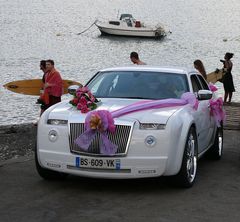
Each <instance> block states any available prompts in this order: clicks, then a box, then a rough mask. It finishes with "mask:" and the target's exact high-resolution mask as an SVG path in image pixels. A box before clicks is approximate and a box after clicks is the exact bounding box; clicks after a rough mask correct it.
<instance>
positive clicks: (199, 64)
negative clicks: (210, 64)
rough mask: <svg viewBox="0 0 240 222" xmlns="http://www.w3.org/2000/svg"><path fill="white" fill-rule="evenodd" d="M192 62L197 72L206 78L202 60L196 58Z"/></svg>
mask: <svg viewBox="0 0 240 222" xmlns="http://www.w3.org/2000/svg"><path fill="white" fill-rule="evenodd" d="M193 64H194V67H195V69H196V70H198V72H199V73H200V74H201V75H202V76H203V78H204V79H205V80H207V73H206V70H205V68H204V65H203V63H202V61H201V60H199V59H197V60H195V61H194V62H193Z"/></svg>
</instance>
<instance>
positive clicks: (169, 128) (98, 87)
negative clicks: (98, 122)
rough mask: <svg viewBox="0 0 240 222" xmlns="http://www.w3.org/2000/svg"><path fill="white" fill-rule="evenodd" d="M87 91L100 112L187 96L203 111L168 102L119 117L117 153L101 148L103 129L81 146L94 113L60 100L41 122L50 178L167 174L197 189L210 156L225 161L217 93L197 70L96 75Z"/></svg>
mask: <svg viewBox="0 0 240 222" xmlns="http://www.w3.org/2000/svg"><path fill="white" fill-rule="evenodd" d="M86 86H87V87H88V88H89V89H90V90H91V92H92V93H93V95H94V96H95V97H96V98H97V99H98V100H99V101H100V102H98V104H97V105H98V106H97V109H96V110H108V111H109V112H113V111H116V110H119V109H120V108H123V107H128V106H129V105H131V104H135V103H136V104H141V103H144V101H145V102H146V101H157V102H158V101H162V103H163V104H165V102H166V101H168V99H170V100H171V99H172V98H173V99H175V100H179V101H180V98H181V96H182V94H184V93H186V92H190V93H192V94H194V95H195V97H196V98H197V100H198V101H199V103H198V108H197V109H194V108H193V107H192V106H190V105H189V104H184V105H175V106H174V105H171V106H169V105H166V106H165V107H162V108H161V107H160V108H149V109H145V110H139V111H134V112H130V113H127V114H125V115H122V116H120V117H117V118H114V123H115V126H116V131H115V133H109V132H108V133H107V134H108V138H109V140H110V141H111V142H112V143H114V144H115V145H116V146H117V151H116V153H114V154H112V155H106V154H103V153H102V152H101V151H100V146H101V143H102V141H101V138H100V136H99V132H98V133H96V137H95V138H94V140H93V141H92V142H91V145H90V146H89V148H88V149H87V150H86V149H82V148H81V147H80V146H79V145H78V144H76V143H75V140H76V139H77V138H78V137H79V136H80V135H81V134H83V133H84V131H85V128H84V122H85V118H86V116H87V114H85V113H81V112H80V111H79V110H78V109H76V107H74V106H72V105H71V104H70V103H69V101H63V102H61V103H58V104H56V105H54V106H52V107H50V108H49V109H48V110H46V111H45V112H44V113H43V115H42V116H41V119H40V121H39V123H38V133H37V146H36V152H35V154H36V155H35V157H36V158H35V160H36V167H37V170H38V173H39V174H40V176H42V177H43V178H45V179H56V178H63V177H65V176H66V175H68V174H74V175H78V176H84V177H95V178H115V179H116V178H117V179H122V178H143V177H159V176H168V178H171V181H172V180H173V181H175V182H176V183H177V184H179V185H180V186H183V187H191V186H192V185H193V183H194V181H195V178H196V173H197V160H198V159H199V158H200V157H201V156H202V155H203V154H204V153H205V152H206V151H208V150H209V154H211V156H212V157H213V158H214V159H220V158H221V156H222V150H223V129H222V125H221V126H219V127H218V126H217V123H216V121H215V119H214V117H213V116H212V115H211V113H210V103H209V101H210V99H212V98H216V95H215V93H213V92H212V91H210V89H209V86H208V84H207V83H206V81H205V80H204V79H203V77H202V76H201V75H200V74H198V73H197V72H196V71H195V70H188V69H184V68H166V67H150V66H132V67H119V68H109V69H104V70H101V71H99V72H98V73H97V74H95V75H94V76H93V77H92V78H91V79H90V81H89V82H88V83H87V84H86ZM195 97H194V98H195ZM166 104H167V102H166Z"/></svg>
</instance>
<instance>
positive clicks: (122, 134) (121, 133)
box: [68, 122, 135, 157]
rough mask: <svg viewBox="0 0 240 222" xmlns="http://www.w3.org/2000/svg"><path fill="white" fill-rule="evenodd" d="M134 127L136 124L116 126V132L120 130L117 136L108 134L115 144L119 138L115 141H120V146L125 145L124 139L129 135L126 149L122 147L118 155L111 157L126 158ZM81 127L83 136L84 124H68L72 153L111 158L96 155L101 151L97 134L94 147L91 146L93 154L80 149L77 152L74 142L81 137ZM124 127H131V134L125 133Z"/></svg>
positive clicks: (116, 133)
mask: <svg viewBox="0 0 240 222" xmlns="http://www.w3.org/2000/svg"><path fill="white" fill-rule="evenodd" d="M134 125H135V122H134V123H128V124H124V125H123V124H116V130H119V132H115V134H109V133H108V136H109V139H110V140H111V141H112V142H113V143H114V138H117V139H115V141H116V140H117V141H120V144H123V143H124V138H126V137H127V135H126V133H128V139H127V142H126V147H121V148H120V150H118V153H116V154H115V155H112V156H111V157H121V156H126V155H127V152H128V149H129V144H130V141H131V137H132V132H133V128H134ZM71 127H73V128H74V129H73V130H71ZM79 127H80V134H81V133H82V132H84V123H69V124H68V137H69V147H70V152H71V153H74V154H78V155H79V154H81V155H84V156H95V157H99V156H101V157H109V156H107V155H104V154H100V153H96V152H97V150H99V148H98V147H99V146H98V141H99V138H100V134H99V133H97V135H96V136H95V139H94V140H93V142H92V144H93V145H92V144H91V146H90V148H89V149H90V151H91V152H85V151H81V150H80V148H78V149H79V150H75V149H74V146H75V147H76V146H77V145H73V140H75V139H76V138H77V137H78V136H79V135H80V134H79V133H78V132H77V131H78V129H79ZM123 127H130V129H129V132H125V130H124V129H123ZM73 134H74V135H73ZM72 135H73V136H72ZM116 145H118V144H116Z"/></svg>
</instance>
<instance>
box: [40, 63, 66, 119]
mask: <svg viewBox="0 0 240 222" xmlns="http://www.w3.org/2000/svg"><path fill="white" fill-rule="evenodd" d="M46 72H47V73H46V75H45V83H44V92H43V95H42V96H41V99H42V100H43V102H44V103H43V105H42V106H41V114H42V113H43V112H44V111H45V110H46V109H48V108H49V107H50V106H52V105H54V104H56V103H59V102H61V96H62V94H63V81H62V78H61V75H60V73H59V72H58V71H57V70H56V69H55V67H54V61H53V60H51V59H49V60H46ZM41 114H40V115H41Z"/></svg>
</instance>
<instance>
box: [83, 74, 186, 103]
mask: <svg viewBox="0 0 240 222" xmlns="http://www.w3.org/2000/svg"><path fill="white" fill-rule="evenodd" d="M87 86H88V87H89V89H90V90H91V91H92V93H93V94H94V95H95V96H96V97H97V98H128V99H131V98H132V99H167V98H180V97H181V95H182V94H183V93H184V92H188V91H189V86H188V81H187V76H186V75H184V74H176V73H163V72H150V71H111V72H99V73H98V74H97V75H96V76H95V77H94V78H93V79H92V80H91V81H90V82H89V83H88V84H87Z"/></svg>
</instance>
